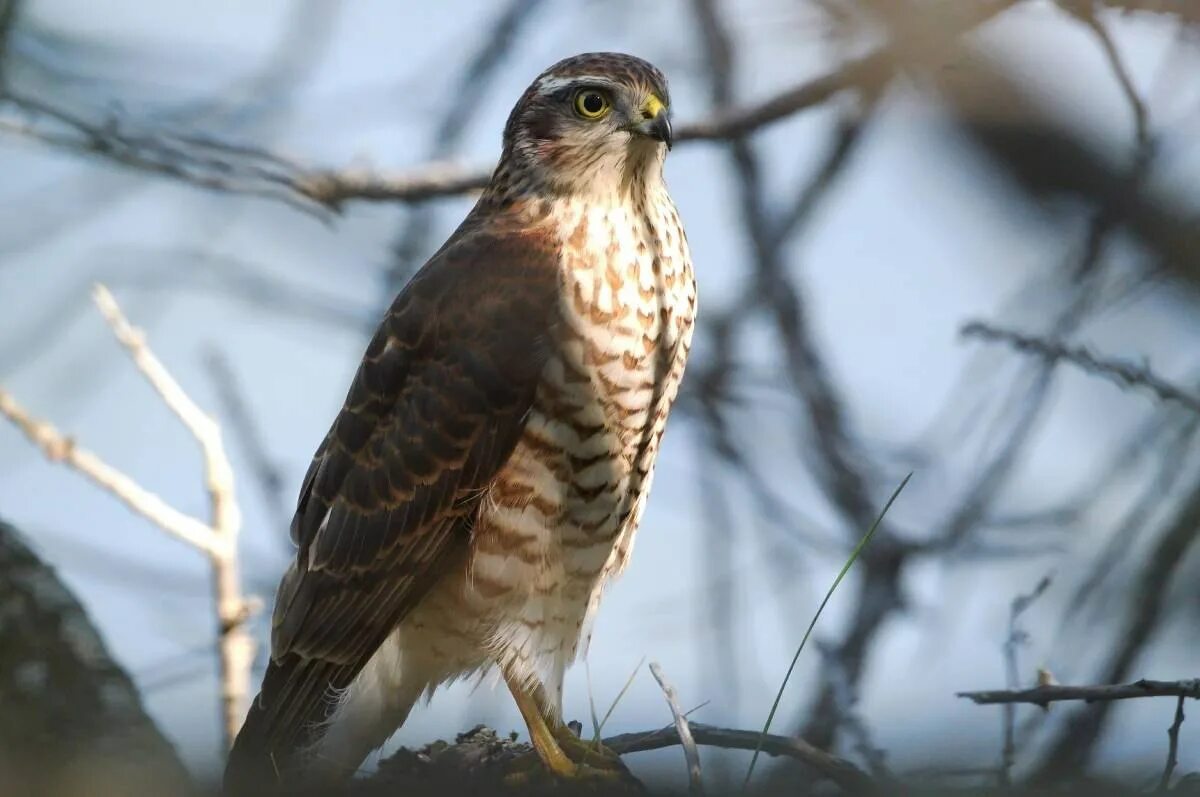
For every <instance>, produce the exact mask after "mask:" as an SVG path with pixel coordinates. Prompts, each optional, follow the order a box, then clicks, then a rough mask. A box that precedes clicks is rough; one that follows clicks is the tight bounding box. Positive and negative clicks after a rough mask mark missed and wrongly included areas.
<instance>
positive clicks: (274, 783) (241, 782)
mask: <svg viewBox="0 0 1200 797" xmlns="http://www.w3.org/2000/svg"><path fill="white" fill-rule="evenodd" d="M353 677H354V676H353V669H352V668H350V667H347V666H345V665H342V664H336V663H332V662H327V661H321V660H319V659H302V658H300V657H299V656H294V655H293V656H288V657H286V658H285V659H283V660H282V661H278V662H277V661H272V662H271V663H270V664H269V665H268V666H267V672H266V675H264V676H263V683H262V689H261V690H260V691H259V693H258V696H257V697H255V699H254V701H253V702H252V703H251V704H250V711H249V713H248V714H247V715H246V722H245V724H243V725H242V729H241V731H239V732H238V735H237V739H236V740H234V743H233V749H231V750H230V751H229V760H228V762H227V763H226V765H225V779H224V793H225V794H226V795H228V797H250V796H251V795H253V797H267V795H272V794H279V793H282V792H285V791H290V790H294V788H295V785H296V782H297V780H298V778H297V776H298V771H299V769H300V764H301V761H300V759H301V756H302V754H303V753H304V751H305V750H306V749H307V748H309V747H310V746H311V745H312V743H313V742H314V741H315V740H316V736H317V733H318V732H319V730H320V727H321V724H322V723H323V722H324V720H325V719H326V718H327V717H328V714H329V712H330V710H331V708H332V703H331V701H330V699H329V698H330V694H331V692H332V691H336V690H340V689H343V688H345V687H346V686H348V685H349V683H350V681H351V680H352V679H353Z"/></svg>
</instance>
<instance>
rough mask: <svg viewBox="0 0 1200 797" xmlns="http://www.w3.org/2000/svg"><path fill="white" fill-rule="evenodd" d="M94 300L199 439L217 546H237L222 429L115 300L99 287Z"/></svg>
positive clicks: (236, 522) (153, 383) (157, 389)
mask: <svg viewBox="0 0 1200 797" xmlns="http://www.w3.org/2000/svg"><path fill="white" fill-rule="evenodd" d="M92 299H93V300H94V301H95V303H96V307H97V308H99V310H100V313H101V314H102V315H103V316H104V318H105V320H106V321H108V325H109V327H110V328H111V329H112V332H113V335H115V336H116V338H117V341H118V342H119V343H120V344H121V345H122V346H124V347H125V350H126V351H128V352H129V356H130V358H131V359H132V360H133V363H134V365H136V366H137V368H138V370H139V371H141V372H142V375H143V376H144V377H146V381H148V382H149V383H150V386H151V387H152V388H154V390H155V392H156V393H158V395H159V396H160V397H161V398H162V400H163V403H164V404H166V405H167V408H168V409H170V410H171V412H173V413H175V416H176V417H177V418H179V420H180V421H181V422H182V423H183V425H184V426H185V427H187V430H188V431H189V432H191V433H192V436H193V437H195V438H196V442H198V443H199V444H200V448H201V450H202V452H203V454H204V465H205V473H204V476H205V479H204V480H205V486H206V487H207V488H208V495H209V503H210V506H211V510H212V524H213V530H214V532H215V533H216V539H217V544H218V545H230V544H234V543H235V542H236V536H237V530H238V527H239V526H240V525H241V521H242V519H241V512H240V511H239V510H238V505H237V501H236V499H235V498H234V494H233V467H232V466H231V465H230V464H229V457H228V456H226V454H225V446H224V444H223V443H222V442H221V429H220V427H219V426H217V423H216V421H214V420H213V419H212V418H211V417H209V416H208V415H207V414H206V413H205V412H204V411H203V410H201V409H200V408H199V407H197V406H196V403H195V402H194V401H192V399H191V397H189V396H188V394H187V393H185V392H184V390H183V388H182V387H180V386H179V383H178V382H176V381H175V378H174V377H173V376H171V374H170V372H169V371H167V369H166V367H164V366H163V364H162V363H161V362H160V361H159V359H158V358H157V357H155V356H154V352H152V351H150V348H149V347H148V346H147V345H146V341H145V337H144V336H143V335H142V332H141V330H138V329H135V328H134V327H133V326H132V325H131V324H130V323H129V321H128V320H127V319H126V318H125V316H124V314H122V313H121V308H120V307H118V306H117V302H116V300H115V299H114V298H113V295H112V294H111V293H110V292H109V290H108V288H106V287H104V286H103V285H97V286H96V287H95V289H94V290H93V292H92Z"/></svg>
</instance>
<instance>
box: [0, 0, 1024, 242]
mask: <svg viewBox="0 0 1200 797" xmlns="http://www.w3.org/2000/svg"><path fill="white" fill-rule="evenodd" d="M1019 1H1020V0H988V1H987V2H981V3H978V4H972V6H971V7H970V8H969V9H966V10H963V11H961V12H960V13H946V14H940V15H939V17H945V18H946V19H943V20H942V23H943V24H941V25H939V26H938V30H936V31H934V32H933V33H936V35H932V33H931V32H930V31H923V32H921V35H916V36H914V37H913V38H912V39H911V40H908V41H904V42H895V43H892V44H889V45H887V46H884V47H881V48H879V49H878V50H876V51H875V52H873V53H871V54H870V55H867V56H865V57H863V58H859V59H856V60H854V61H850V62H848V63H846V64H844V65H842V66H841V67H839V68H837V69H834V70H832V71H831V72H828V73H826V74H825V75H822V76H820V77H817V78H814V79H811V80H807V81H804V82H802V83H799V84H797V85H796V86H793V87H791V88H788V89H785V90H783V91H781V92H779V93H777V94H775V95H774V96H772V97H769V98H767V99H766V100H764V101H762V102H758V103H754V104H751V105H747V106H744V107H742V108H731V109H722V110H721V111H720V112H719V113H717V114H716V115H715V116H713V117H712V118H709V119H703V120H699V121H696V122H693V123H691V124H685V125H680V126H679V127H678V128H677V130H676V136H675V140H676V142H678V143H681V144H686V143H689V142H695V141H729V140H734V139H737V138H741V137H744V136H746V135H749V134H750V133H753V132H756V131H758V130H760V129H762V128H764V127H767V126H769V125H771V124H774V123H776V122H778V121H780V120H782V119H785V118H788V117H790V116H792V115H793V114H796V113H798V112H800V111H803V110H806V109H808V108H812V107H814V106H817V105H820V104H821V103H823V102H825V101H826V100H828V99H829V98H830V97H832V96H834V95H836V94H838V93H840V92H842V91H844V90H846V89H850V88H856V87H869V86H871V85H874V84H876V83H877V82H879V81H881V80H886V78H887V77H888V76H890V75H891V74H893V73H894V71H895V70H896V68H897V67H898V65H899V64H900V63H901V62H902V61H904V60H906V59H907V60H911V59H912V58H914V57H920V58H923V59H928V58H930V57H931V56H932V55H933V54H936V53H938V52H941V51H942V50H940V49H939V48H937V47H936V46H934V45H936V44H937V43H938V42H942V43H945V42H947V41H952V40H953V39H954V38H955V37H956V36H958V35H961V34H963V33H966V32H968V31H970V30H971V29H973V28H975V27H977V26H979V25H981V24H983V23H984V22H986V21H987V20H989V19H991V18H992V17H994V16H996V15H997V14H999V13H1001V12H1002V11H1005V10H1006V9H1008V8H1009V7H1011V6H1013V5H1015V4H1016V3H1017V2H1019ZM0 104H8V105H10V106H12V107H14V108H15V109H17V110H18V111H20V112H21V113H22V114H24V115H26V116H28V117H33V118H35V119H36V118H44V119H48V120H50V121H51V122H52V123H53V124H54V125H56V129H43V128H42V127H40V126H38V125H36V124H34V123H33V122H32V121H22V120H20V119H2V118H0V132H7V133H9V134H10V135H17V136H24V137H26V138H29V139H33V140H35V141H38V142H40V143H42V144H45V145H47V146H51V147H54V148H57V149H65V150H69V151H72V152H76V153H80V154H87V155H93V156H98V157H102V158H105V159H108V160H110V161H114V162H116V163H119V164H121V165H124V166H128V167H131V168H134V169H138V170H141V171H145V172H150V173H153V174H158V175H160V176H163V177H170V178H173V179H176V180H180V181H182V182H186V183H190V184H192V185H195V186H198V187H200V188H205V189H208V190H211V191H219V192H223V193H233V194H244V195H249V196H258V197H263V198H268V199H273V200H276V201H281V202H284V203H286V204H288V205H290V206H292V207H295V208H297V209H299V210H302V211H305V212H308V213H312V214H314V215H316V216H317V217H319V218H322V219H326V218H328V215H329V214H330V213H337V212H340V211H341V210H342V209H343V207H344V205H345V204H346V203H347V202H350V201H362V202H404V203H416V202H424V201H428V200H431V199H437V198H440V197H447V196H459V195H462V194H468V193H471V192H473V191H477V190H479V189H481V188H483V187H484V186H486V185H487V183H488V180H489V179H490V177H491V170H490V169H478V168H476V169H470V168H463V167H461V166H456V165H450V164H436V163H434V164H427V165H425V166H422V167H420V168H418V169H416V170H414V171H411V172H408V173H404V174H398V175H378V174H374V173H370V172H366V171H359V170H337V169H312V168H307V167H303V166H301V165H300V164H298V163H296V162H294V161H292V160H290V159H287V158H284V157H282V156H279V155H276V154H274V153H271V152H268V151H267V150H264V149H262V148H259V147H254V146H247V145H242V144H233V143H226V142H221V141H219V140H217V139H214V138H211V137H207V136H195V135H186V134H178V133H173V132H171V131H169V130H162V129H159V130H145V129H140V130H139V129H138V128H139V127H140V126H139V125H137V124H134V125H130V124H129V122H128V120H124V119H120V118H118V117H116V116H112V115H110V116H109V117H108V118H107V119H106V120H105V121H104V122H102V123H96V122H92V121H89V120H87V119H85V118H83V117H82V116H80V115H78V114H75V113H73V112H71V111H67V110H65V109H62V108H58V107H56V106H54V105H52V104H50V103H47V102H43V101H41V100H39V99H35V98H33V97H27V96H23V95H20V94H17V93H14V92H11V91H2V92H0Z"/></svg>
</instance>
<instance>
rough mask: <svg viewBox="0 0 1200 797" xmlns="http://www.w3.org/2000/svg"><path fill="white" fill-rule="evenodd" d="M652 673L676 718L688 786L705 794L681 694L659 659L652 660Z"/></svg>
mask: <svg viewBox="0 0 1200 797" xmlns="http://www.w3.org/2000/svg"><path fill="white" fill-rule="evenodd" d="M650 673H651V674H652V675H653V676H654V680H656V681H658V685H659V686H660V687H662V691H663V694H664V695H665V696H666V698H667V705H668V706H669V707H670V709H671V716H672V717H674V718H675V733H676V734H678V736H679V743H680V744H681V745H682V746H683V755H684V757H685V758H686V759H687V768H688V787H689V789H690V790H691V793H692V794H701V795H702V794H704V781H703V779H702V778H701V776H700V751H698V750H697V749H696V740H695V739H694V738H692V729H691V727H690V726H689V725H688V721H687V717H686V716H684V713H683V709H682V708H680V706H679V696H678V695H676V694H675V687H674V686H672V685H671V684H670V682H669V681H667V676H666V675H664V674H663V671H662V666H661V665H660V664H659V663H658V662H657V661H652V662H650Z"/></svg>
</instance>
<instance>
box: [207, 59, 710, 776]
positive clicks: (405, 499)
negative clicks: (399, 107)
mask: <svg viewBox="0 0 1200 797" xmlns="http://www.w3.org/2000/svg"><path fill="white" fill-rule="evenodd" d="M670 119H671V115H670V98H669V96H668V93H667V84H666V80H665V78H664V77H663V74H662V73H661V72H660V71H659V70H658V69H656V68H655V67H654V66H652V65H651V64H649V63H647V62H646V61H643V60H641V59H640V58H635V57H633V56H630V55H624V54H618V53H588V54H583V55H578V56H574V57H571V58H567V59H565V60H563V61H560V62H559V63H557V64H555V65H554V66H552V67H550V68H549V69H547V70H546V71H545V72H543V73H542V74H541V75H540V76H538V78H537V79H536V80H534V82H533V83H532V85H530V86H529V88H528V89H527V90H526V91H525V93H524V94H523V95H522V96H521V98H520V99H519V100H518V102H517V104H516V106H515V107H514V108H513V110H512V113H511V114H510V115H509V117H508V122H507V124H506V126H505V128H504V139H503V152H502V155H501V158H500V162H499V165H498V166H497V167H496V170H495V172H494V173H493V175H492V178H491V181H490V183H489V184H488V186H487V187H486V189H485V190H484V192H483V194H482V196H481V197H480V199H479V201H478V203H477V204H476V205H475V207H474V208H473V209H472V210H471V212H470V213H469V214H468V216H467V217H466V219H465V220H464V221H463V222H462V224H461V226H459V227H458V229H457V230H456V231H455V232H454V234H453V235H452V236H451V237H450V239H449V240H448V241H446V243H445V244H444V245H443V246H442V248H441V249H439V250H438V251H437V252H436V253H435V254H434V255H433V257H432V258H431V259H430V260H429V262H428V263H427V264H426V265H425V266H424V267H423V268H422V269H421V270H420V271H419V272H418V273H417V274H416V276H414V277H413V279H412V280H411V282H409V284H408V285H407V286H406V287H405V288H404V289H403V291H402V292H401V293H400V294H399V296H397V298H396V299H395V301H394V302H393V304H392V305H391V307H390V309H389V310H388V312H387V314H386V316H385V317H384V319H383V322H382V323H381V324H380V326H379V329H378V331H377V332H376V334H375V336H374V337H373V338H372V340H371V342H370V344H369V345H368V346H367V351H366V354H365V356H364V357H363V360H362V364H361V365H360V367H359V369H358V372H357V374H356V375H355V377H354V381H353V383H352V384H351V386H350V390H349V394H348V395H347V397H346V401H345V404H344V406H343V407H342V409H341V411H340V412H339V413H338V416H337V418H336V420H335V421H334V423H333V426H332V428H331V429H330V430H329V433H328V435H326V437H325V439H324V441H323V442H322V443H321V445H320V447H319V448H318V449H317V452H316V455H315V457H314V458H313V461H312V465H311V466H310V468H309V470H308V474H307V475H306V476H305V478H304V482H303V486H302V487H301V489H300V497H299V502H298V505H297V508H296V513H295V517H294V519H293V521H292V538H293V541H294V542H295V544H296V546H297V552H296V558H295V560H294V561H293V562H292V563H291V565H290V567H289V569H288V570H287V572H286V573H285V574H284V576H283V579H282V581H281V583H280V585H279V591H278V594H277V596H276V601H275V610H274V617H273V622H272V633H271V660H270V663H269V665H268V667H267V671H266V674H265V676H264V678H263V683H262V688H261V690H260V692H259V694H258V697H257V698H256V699H255V700H254V701H253V704H252V706H251V708H250V711H249V715H248V716H247V718H246V722H245V725H244V726H243V728H242V730H241V733H240V734H239V735H238V738H237V741H236V743H235V745H234V747H233V750H232V751H231V753H230V758H229V764H228V767H227V769H226V784H227V788H228V789H229V790H230V791H234V792H243V793H244V792H254V791H257V792H259V793H261V792H262V791H264V790H265V791H269V790H270V789H271V788H275V787H278V785H279V784H283V786H284V787H285V788H286V786H287V784H289V783H291V784H312V783H316V782H322V783H323V782H329V781H331V780H334V779H339V778H341V777H345V775H346V774H348V773H352V772H353V771H354V770H355V769H356V768H357V767H359V765H360V764H361V763H362V761H363V759H364V758H365V757H366V756H367V755H368V754H369V753H370V752H371V751H372V750H374V749H376V748H378V747H379V746H381V745H382V744H383V743H384V742H385V741H386V740H387V738H388V737H389V736H391V735H392V734H393V733H394V732H395V731H396V729H397V728H398V727H399V726H400V725H401V724H402V723H403V722H404V720H405V718H406V717H407V716H408V713H409V711H410V709H411V708H412V706H413V704H414V703H415V702H416V701H417V700H418V699H419V698H421V697H422V696H423V695H429V694H431V693H432V692H433V691H434V690H435V689H436V688H437V687H438V686H439V685H440V684H444V683H448V682H451V681H454V680H456V679H459V678H463V677H467V676H471V675H480V676H482V675H483V674H487V673H496V674H498V675H499V676H500V677H502V678H503V679H504V681H505V682H506V683H507V686H508V688H509V690H510V691H511V692H512V695H513V697H514V698H515V699H516V703H517V706H518V707H519V709H520V711H521V714H522V716H523V718H524V720H525V723H526V725H527V726H528V730H529V735H530V739H531V741H532V742H533V745H534V747H535V748H536V750H537V752H538V754H539V756H540V758H541V760H542V761H543V762H544V763H545V765H546V766H547V767H548V768H549V769H550V770H551V771H553V772H554V773H556V774H558V775H562V776H582V775H583V774H584V770H585V769H586V768H585V767H582V766H581V762H580V760H579V759H580V755H579V750H578V747H579V743H578V740H577V739H576V740H575V744H574V745H572V741H571V740H572V739H574V738H575V737H574V735H573V733H572V732H571V731H570V729H569V728H567V727H566V726H565V725H564V723H563V721H562V719H561V698H562V679H563V671H564V669H565V668H566V667H567V666H568V665H569V664H570V663H571V662H572V660H573V659H574V658H575V656H576V653H577V652H578V650H579V647H580V644H581V640H582V641H583V644H585V645H586V639H587V637H588V634H589V631H588V627H589V621H590V620H591V619H592V617H593V616H594V615H595V612H596V608H597V606H598V604H599V602H600V596H601V592H602V590H603V588H604V586H605V584H606V582H608V581H609V580H610V579H612V578H613V577H614V576H616V575H618V574H619V573H620V572H621V571H622V570H623V569H624V568H625V566H626V564H627V563H628V561H629V557H630V554H631V552H632V550H633V541H634V535H635V533H636V532H637V528H638V523H639V520H640V519H641V516H642V512H643V510H644V509H645V506H646V499H647V496H648V494H649V492H650V483H651V479H652V477H653V474H654V462H655V457H656V455H657V452H658V449H659V442H660V440H661V438H662V434H663V429H664V426H665V424H666V420H667V413H668V411H669V410H670V408H671V404H672V402H673V401H674V399H675V396H676V393H677V390H678V386H679V382H680V379H681V377H682V376H683V370H684V365H685V363H686V361H687V356H688V349H689V346H690V342H691V336H692V327H693V321H694V317H695V312H696V287H695V281H694V278H693V275H692V264H691V257H690V255H689V252H688V246H687V241H686V238H685V236H684V231H683V227H682V225H681V224H680V221H679V215H678V213H677V212H676V209H675V205H674V204H673V202H672V201H671V198H670V196H669V195H668V193H667V187H666V185H665V183H664V181H663V173H662V172H663V162H664V158H665V156H666V151H667V150H668V149H670V147H671V142H672V134H671V121H670ZM497 680H498V679H497Z"/></svg>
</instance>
